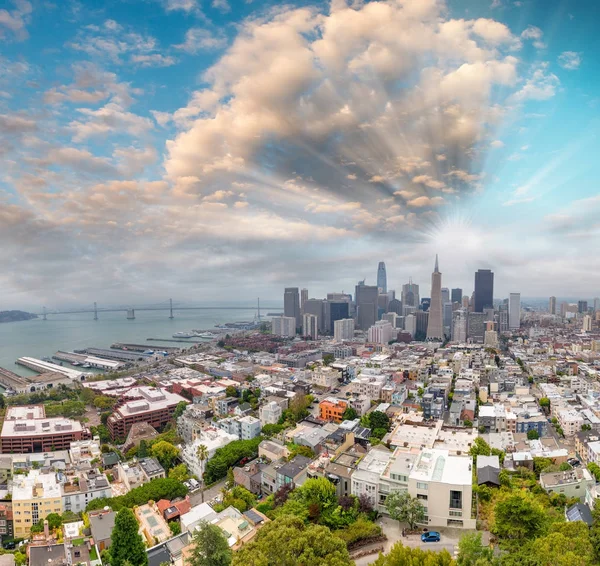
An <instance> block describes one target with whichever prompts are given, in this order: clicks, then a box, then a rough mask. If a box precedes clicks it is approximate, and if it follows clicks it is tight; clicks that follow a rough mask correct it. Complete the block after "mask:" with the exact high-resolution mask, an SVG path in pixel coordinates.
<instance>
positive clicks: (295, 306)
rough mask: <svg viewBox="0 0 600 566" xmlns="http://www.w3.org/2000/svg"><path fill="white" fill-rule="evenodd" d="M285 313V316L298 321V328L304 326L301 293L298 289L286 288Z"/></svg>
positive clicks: (284, 295)
mask: <svg viewBox="0 0 600 566" xmlns="http://www.w3.org/2000/svg"><path fill="white" fill-rule="evenodd" d="M283 313H284V315H285V316H288V317H289V316H293V317H294V318H295V319H296V328H300V327H301V326H302V314H301V313H300V293H299V292H298V287H286V288H285V292H284V294H283Z"/></svg>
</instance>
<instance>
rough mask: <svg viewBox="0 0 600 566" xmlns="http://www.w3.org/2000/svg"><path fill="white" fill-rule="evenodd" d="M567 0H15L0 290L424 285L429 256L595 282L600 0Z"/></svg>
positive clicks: (560, 289) (504, 277)
mask: <svg viewBox="0 0 600 566" xmlns="http://www.w3.org/2000/svg"><path fill="white" fill-rule="evenodd" d="M100 4H101V3H100ZM550 4H551V5H552V9H548V2H542V1H541V0H528V1H525V2H512V1H510V2H509V1H508V0H495V1H493V2H492V0H489V1H486V2H479V1H475V0H456V1H453V2H443V1H441V0H407V1H405V2H402V3H400V2H396V1H395V0H382V1H381V2H364V3H363V2H345V1H344V0H334V1H333V2H331V3H329V2H316V3H313V4H310V3H308V2H306V1H304V0H296V1H295V2H291V3H286V4H285V5H284V6H281V5H280V4H279V3H278V2H275V1H274V0H254V1H253V2H251V3H250V2H232V1H229V2H227V1H226V0H219V1H218V2H217V1H212V2H209V1H208V0H207V1H204V2H201V1H200V0H186V1H185V2H182V1H180V0H139V1H134V0H132V1H131V2H125V3H114V4H113V5H110V6H104V7H103V6H99V5H98V3H92V2H91V1H81V2H73V3H71V2H69V3H64V2H59V3H50V2H40V3H38V2H35V3H31V2H29V1H27V0H8V1H7V2H5V6H4V5H3V9H2V10H0V15H2V17H0V39H1V40H2V41H3V53H2V56H1V57H0V142H1V144H2V150H1V151H0V162H1V163H2V169H3V174H2V176H0V239H1V240H2V243H3V245H2V248H1V249H0V261H1V262H2V265H3V269H2V271H1V272H0V289H2V299H1V302H2V305H1V306H2V308H6V309H9V308H19V307H29V308H33V307H36V308H37V309H38V310H39V309H40V308H41V306H42V305H47V306H53V305H61V304H66V303H71V304H74V303H79V304H89V303H91V302H92V301H98V302H99V303H103V304H111V303H112V304H114V303H121V304H122V303H128V302H131V303H134V302H145V303H146V302H154V301H159V300H160V301H163V300H165V299H167V298H169V297H174V298H178V300H180V301H181V300H199V298H200V299H202V298H206V300H222V301H227V300H228V299H235V300H244V299H246V300H248V302H253V301H254V300H255V298H256V297H257V296H262V297H265V298H266V297H268V296H269V295H271V296H279V294H280V291H281V289H283V288H284V287H289V286H291V285H293V286H298V287H299V288H300V289H302V288H307V289H309V294H310V296H311V297H325V296H326V293H327V292H331V291H342V290H344V291H346V292H351V293H352V292H353V290H354V287H355V285H356V282H357V281H359V280H361V279H364V278H365V277H366V284H367V285H376V269H377V262H378V261H384V262H385V267H386V279H387V288H388V289H395V290H396V292H397V293H400V290H401V286H402V285H404V284H406V282H407V281H408V280H409V277H412V279H413V280H414V281H415V283H416V284H418V285H420V287H421V293H420V294H421V296H426V295H428V294H429V290H428V287H429V283H428V282H429V278H430V270H431V260H430V258H431V257H433V256H434V255H435V254H436V253H439V255H440V258H443V265H444V282H445V284H446V285H447V286H448V287H449V288H455V287H460V288H462V289H464V292H465V294H466V293H470V292H471V291H472V290H473V279H472V277H473V273H474V272H476V271H477V270H478V269H490V270H491V271H493V272H494V273H495V274H496V281H495V289H494V295H495V296H496V297H508V296H509V294H510V293H511V292H519V293H520V294H521V297H522V298H527V297H539V298H544V297H550V296H552V295H554V296H557V297H561V296H573V297H580V298H587V299H588V300H590V299H593V298H594V297H595V296H597V295H598V294H599V291H598V290H597V289H595V288H594V287H595V285H596V283H595V282H594V280H593V278H591V277H590V273H592V274H593V273H595V272H598V271H599V270H600V259H599V258H597V257H596V255H595V254H593V253H591V252H592V250H594V249H596V248H597V246H598V236H599V232H598V227H597V222H596V218H597V217H598V214H599V213H600V197H598V189H597V181H596V178H595V175H594V172H593V165H594V164H595V155H596V154H597V153H598V150H600V138H598V136H597V124H598V120H597V118H598V113H599V112H600V105H598V104H597V101H598V99H597V94H596V93H597V79H596V76H597V75H598V71H599V70H600V69H599V67H600V60H599V59H598V55H597V53H598V52H599V51H598V49H597V48H596V44H597V42H598V39H596V36H597V34H596V32H595V22H596V21H598V18H599V17H600V6H598V5H597V4H596V3H593V2H579V3H568V4H567V3H566V2H559V1H556V2H551V3H550ZM141 12H143V14H144V17H143V18H140V13H141ZM140 298H142V299H141V300H140Z"/></svg>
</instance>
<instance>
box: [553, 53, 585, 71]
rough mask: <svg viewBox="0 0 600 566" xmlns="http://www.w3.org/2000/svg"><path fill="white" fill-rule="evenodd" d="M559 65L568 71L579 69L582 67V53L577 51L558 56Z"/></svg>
mask: <svg viewBox="0 0 600 566" xmlns="http://www.w3.org/2000/svg"><path fill="white" fill-rule="evenodd" d="M558 64H559V65H560V66H561V67H562V68H563V69H567V70H568V71H574V70H576V69H579V66H580V65H581V53H577V52H575V51H563V52H562V53H561V54H560V55H559V56H558Z"/></svg>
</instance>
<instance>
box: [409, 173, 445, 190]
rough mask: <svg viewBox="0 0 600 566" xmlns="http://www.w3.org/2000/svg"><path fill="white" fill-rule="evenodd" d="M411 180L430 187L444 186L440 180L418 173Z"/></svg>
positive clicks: (438, 187) (441, 187) (439, 187)
mask: <svg viewBox="0 0 600 566" xmlns="http://www.w3.org/2000/svg"><path fill="white" fill-rule="evenodd" d="M412 182H413V183H417V184H422V185H425V186H427V187H429V188H431V189H443V188H444V187H445V186H446V184H445V183H443V182H442V181H436V180H435V179H433V178H432V177H430V176H429V175H418V176H416V177H414V178H413V180H412Z"/></svg>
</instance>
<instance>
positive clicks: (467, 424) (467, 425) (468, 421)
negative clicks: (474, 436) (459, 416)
mask: <svg viewBox="0 0 600 566" xmlns="http://www.w3.org/2000/svg"><path fill="white" fill-rule="evenodd" d="M463 425H464V426H466V427H467V428H471V427H472V426H473V421H470V420H469V419H465V420H464V421H463Z"/></svg>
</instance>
